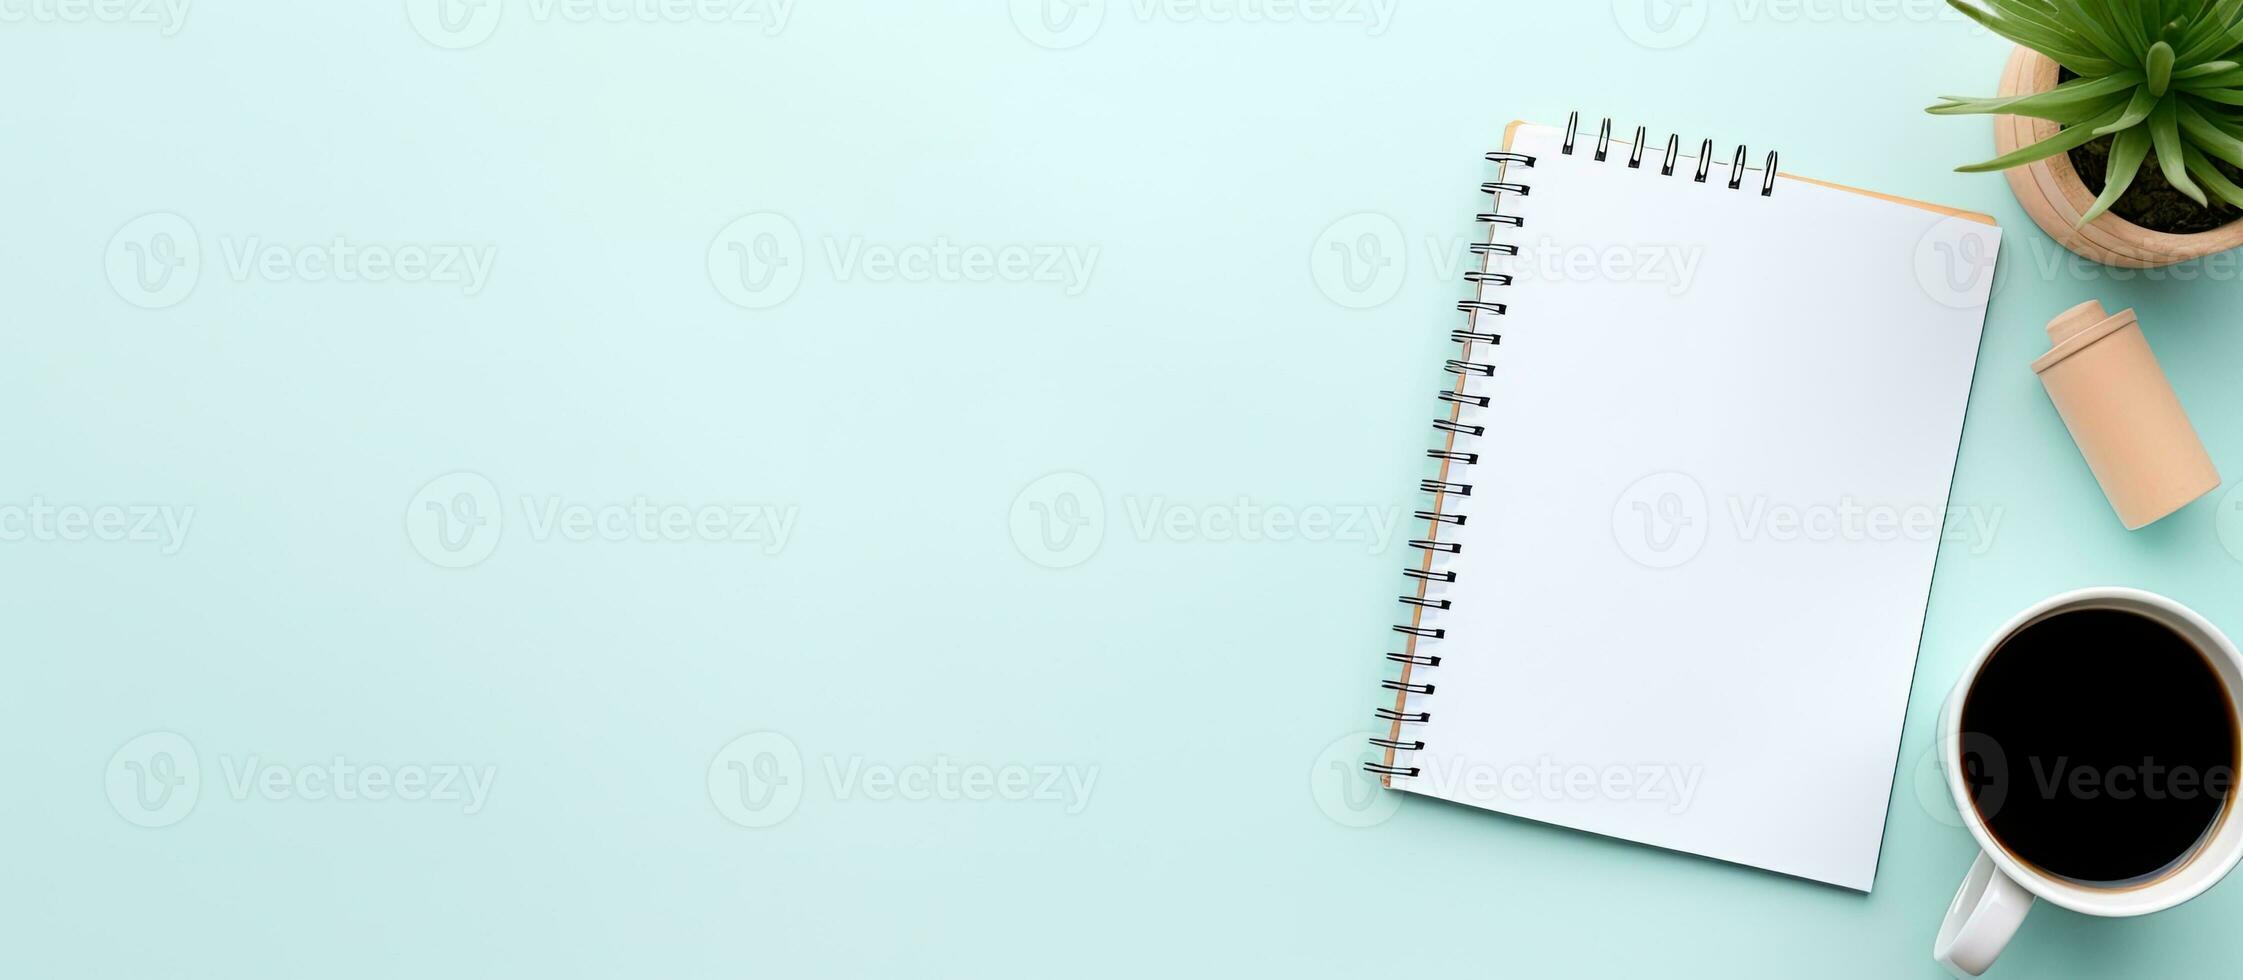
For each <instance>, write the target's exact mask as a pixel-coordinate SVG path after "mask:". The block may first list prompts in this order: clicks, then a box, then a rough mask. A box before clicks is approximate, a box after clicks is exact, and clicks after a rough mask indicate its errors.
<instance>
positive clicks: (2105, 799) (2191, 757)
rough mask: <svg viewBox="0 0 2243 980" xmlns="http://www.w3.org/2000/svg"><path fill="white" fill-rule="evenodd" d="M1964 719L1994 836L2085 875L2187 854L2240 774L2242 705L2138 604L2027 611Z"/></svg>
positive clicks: (2025, 856)
mask: <svg viewBox="0 0 2243 980" xmlns="http://www.w3.org/2000/svg"><path fill="white" fill-rule="evenodd" d="M1961 728H1962V732H1963V744H1962V746H1961V748H1962V755H1961V758H1962V769H1963V772H1962V778H1963V782H1964V783H1965V785H1967V786H1968V787H1969V788H1970V795H1971V801H1972V805H1973V806H1974V808H1976V809H1977V811H1978V814H1979V816H1980V817H1981V818H1982V819H1983V820H1984V821H1985V823H1986V827H1987V829H1988V830H1989V831H1991V832H1992V834H1993V837H1994V839H1995V840H1996V841H1998V842H2000V844H2001V845H2002V847H2004V848H2006V849H2007V850H2008V851H2009V852H2010V854H2011V855H2013V856H2015V857H2016V858H2017V859H2018V860H2019V861H2022V862H2024V863H2025V864H2027V865H2030V866H2033V867H2035V868H2038V869H2039V870H2041V871H2044V872H2047V873H2048V874H2051V875H2055V876H2057V877H2060V878H2066V879H2070V880H2072V881H2076V882H2081V883H2084V884H2092V885H2126V884H2132V883H2136V882H2140V881H2145V880H2150V879H2154V878H2156V877H2158V876H2159V875H2161V874H2163V873H2164V872H2166V871H2168V870H2171V869H2173V868H2176V867H2178V866H2180V865H2181V864H2183V863H2185V862H2186V861H2187V860H2188V858H2189V857H2190V856H2191V855H2192V854H2193V853H2194V852H2195V850H2196V848H2197V846H2198V845H2199V844H2200V843H2202V842H2203V841H2204V840H2206V839H2207V838H2208V837H2209V836H2210V835H2211V832H2212V829H2213V828H2214V827H2215V826H2216V825H2217V824H2218V823H2219V821H2220V819H2221V817H2222V814H2223V812H2224V810H2225V808H2226V806H2227V798H2228V795H2229V792H2230V791H2231V790H2232V789H2233V788H2234V784H2235V764H2236V758H2237V754H2238V751H2239V747H2238V744H2237V739H2236V722H2235V710H2234V708H2233V706H2231V705H2230V704H2229V703H2228V698H2227V694H2226V688H2225V687H2224V686H2223V685H2222V684H2221V682H2220V676H2219V673H2218V671H2217V669H2216V668H2215V667H2214V666H2213V663H2212V661H2211V659H2210V658H2209V657H2208V656H2207V655H2206V654H2205V653H2204V652H2203V651H2201V650H2199V649H2197V647H2196V645H2195V644H2193V643H2190V642H2189V640H2188V638H2186V637H2184V636H2182V635H2181V634H2180V633H2177V632H2175V631H2174V630H2173V629H2172V628H2170V627H2168V626H2166V625H2165V624H2163V623H2161V622H2159V621H2157V620H2155V619H2151V618H2150V617H2148V616H2145V615H2142V614H2139V613H2134V612H2127V611H2123V610H2118V609H2093V608H2090V609H2075V610H2070V611H2066V612H2060V613H2057V614H2055V615H2052V616H2048V617H2046V618H2043V619H2040V620H2038V621H2035V622H2033V623H2029V624H2027V625H2026V626H2025V627H2024V628H2023V629H2020V630H2018V631H2017V632H2016V633H2014V634H2012V635H2011V636H2010V637H2009V639H2008V640H2007V641H2005V642H2004V643H2002V645H2001V646H2000V647H1999V648H1997V649H1996V650H1995V651H1994V653H1993V655H1992V656H1991V657H1990V658H1989V659H1988V660H1987V662H1986V665H1985V667H1984V668H1983V669H1981V671H1980V672H1979V675H1978V678H1977V680H1976V681H1975V682H1974V683H1973V684H1972V685H1971V688H1970V691H1969V692H1968V694H1967V695H1966V697H1965V699H1964V701H1963V710H1962V726H1961Z"/></svg>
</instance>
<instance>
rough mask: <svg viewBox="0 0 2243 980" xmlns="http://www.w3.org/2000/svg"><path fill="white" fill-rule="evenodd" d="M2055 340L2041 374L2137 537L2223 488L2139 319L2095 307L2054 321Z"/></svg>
mask: <svg viewBox="0 0 2243 980" xmlns="http://www.w3.org/2000/svg"><path fill="white" fill-rule="evenodd" d="M2048 340H2049V343H2050V344H2052V345H2054V346H2053V347H2051V348H2050V350H2049V352H2048V353H2046V354H2042V355H2041V356H2040V357H2039V359H2037V360H2035V361H2033V372H2034V373H2035V374H2038V375H2040V379H2041V385H2042V386H2043V387H2045V388H2047V389H2048V398H2049V400H2050V401H2053V402H2055V403H2056V414H2058V415H2061V416H2063V417H2064V428H2066V429H2070V430H2071V432H2072V441H2073V442H2076V443H2078V444H2079V451H2080V455H2082V456H2085V457H2087V468H2088V469H2090V470H2093V471H2094V472H2095V482H2097V483H2100V484H2102V485H2103V496H2105V497H2108V498H2110V501H2111V509H2112V510H2115V511H2117V512H2118V519H2119V522H2120V523H2122V524H2125V525H2126V529H2127V530H2129V531H2131V530H2134V529H2136V528H2140V527H2143V526H2145V525H2148V524H2150V523H2152V522H2154V521H2156V520H2157V519H2158V518H2161V517H2164V516H2165V515H2167V514H2170V513H2172V512H2174V511H2176V510H2179V509H2181V507H2182V505H2184V504H2187V503H2188V502H2189V501H2191V500H2195V499H2196V498H2198V497H2201V496H2204V495H2205V494H2207V493H2210V492H2212V491H2213V490H2215V489H2218V488H2219V485H2220V473H2219V471H2218V470H2216V469H2214V468H2212V457H2211V456H2210V455H2208V454H2206V453H2205V452H2204V443H2203V441H2202V440H2199V439H2198V438H2197V437H2196V427H2195V426H2192V425H2190V424H2189V421H2188V413H2187V412H2185V411H2183V410H2182V408H2181V400H2180V399H2179V398H2176V397H2174V395H2173V385H2172V384H2171V383H2170V382H2168V381H2166V380H2165V370H2164V369H2163V368H2160V367H2158V365H2157V355H2156V354H2154V353H2152V352H2151V351H2150V342H2149V338H2147V337H2144V336H2142V325H2141V324H2140V323H2139V322H2137V321H2136V320H2135V319H2134V311H2133V310H2130V309H2129V310H2120V311H2119V312H2118V313H2116V314H2110V313H2105V312H2104V311H2103V304H2101V303H2098V302H2096V301H2094V300H2088V301H2087V302H2085V303H2081V304H2080V305H2078V306H2075V307H2072V308H2071V309H2068V310H2065V311H2064V312H2062V313H2060V314H2058V315H2057V317H2056V319H2054V320H2050V321H2049V322H2048Z"/></svg>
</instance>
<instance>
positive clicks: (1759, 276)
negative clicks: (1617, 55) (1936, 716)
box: [1368, 117, 2001, 891]
mask: <svg viewBox="0 0 2243 980" xmlns="http://www.w3.org/2000/svg"><path fill="white" fill-rule="evenodd" d="M1722 149H1723V151H1726V150H1727V148H1726V147H1724V148H1722ZM1488 159H1489V161H1490V162H1491V163H1493V164H1494V165H1495V167H1494V168H1493V170H1494V177H1495V179H1493V180H1491V181H1489V182H1488V183H1486V184H1484V185H1483V186H1482V190H1483V191H1485V192H1486V193H1488V194H1489V195H1491V197H1492V200H1493V202H1494V203H1493V206H1492V207H1491V208H1490V209H1489V211H1488V212H1487V213H1485V214H1481V215H1479V220H1480V221H1481V222H1482V223H1483V224H1485V225H1486V226H1487V227H1488V228H1489V229H1490V230H1491V234H1490V235H1489V237H1488V240H1487V241H1486V242H1484V243H1480V244H1476V245H1474V246H1473V248H1472V250H1473V251H1474V252H1475V253H1477V254H1478V255H1479V256H1480V257H1481V261H1480V262H1478V263H1476V265H1477V268H1476V269H1475V270H1474V271H1472V272H1469V273H1466V276H1465V278H1466V279H1468V280H1469V281H1470V282H1472V283H1474V284H1476V286H1477V295H1476V296H1475V298H1473V299H1469V300H1466V301H1464V302H1462V303H1460V304H1459V308H1460V309H1461V310H1462V311H1463V312H1464V314H1465V319H1464V322H1463V325H1462V326H1461V327H1459V328H1457V329H1455V330H1453V331H1452V332H1451V338H1452V339H1453V340H1454V341H1456V342H1457V343H1458V344H1459V349H1458V351H1457V352H1456V353H1455V356H1454V357H1453V358H1451V359H1450V360H1449V361H1448V363H1447V370H1448V372H1449V373H1450V374H1453V375H1455V376H1456V378H1455V383H1454V385H1453V386H1450V387H1444V388H1443V389H1442V390H1440V392H1439V396H1440V403H1439V404H1440V408H1441V411H1440V413H1439V414H1438V417H1437V418H1436V419H1435V421H1434V427H1435V428H1436V429H1438V430H1439V431H1440V432H1441V433H1443V434H1445V435H1444V436H1441V437H1436V439H1437V442H1436V445H1438V446H1439V447H1440V448H1436V449H1432V450H1430V451H1429V453H1428V455H1430V456H1431V457H1433V458H1434V459H1436V460H1439V462H1440V465H1439V472H1438V473H1437V474H1436V475H1434V476H1432V477H1430V478H1427V479H1425V480H1424V481H1422V484H1421V489H1422V490H1423V491H1424V492H1425V493H1426V494H1427V495H1428V499H1429V500H1430V504H1431V506H1430V509H1428V510H1424V511H1420V512H1419V513H1418V515H1417V516H1418V519H1420V520H1422V521H1424V522H1425V524H1424V527H1425V530H1424V531H1423V535H1424V536H1423V537H1422V538H1420V539H1417V540H1415V541H1412V542H1411V545H1412V547H1413V548H1415V549H1417V550H1416V551H1415V552H1413V555H1417V556H1418V557H1417V558H1416V559H1415V562H1416V563H1415V564H1414V565H1413V567H1411V568H1408V569H1406V570H1405V574H1406V575H1407V576H1408V584H1409V586H1410V588H1409V590H1408V591H1407V593H1406V594H1404V595H1403V596H1402V597H1401V601H1402V607H1403V609H1404V610H1406V611H1407V613H1408V614H1409V619H1408V622H1407V623H1405V624H1403V625H1397V626H1396V627H1395V628H1394V629H1395V632H1396V634H1397V635H1398V637H1399V639H1400V641H1401V644H1400V646H1401V649H1400V650H1399V651H1397V652H1393V653H1389V654H1388V655H1387V657H1388V659H1389V660H1392V661H1395V662H1396V663H1398V664H1399V665H1400V667H1399V673H1398V676H1395V677H1394V679H1391V680H1388V681H1386V682H1385V683H1384V686H1385V688H1386V689H1387V690H1388V691H1390V692H1392V701H1391V703H1390V704H1389V705H1387V706H1383V707H1381V708H1379V709H1378V716H1379V718H1380V719H1382V720H1383V721H1384V722H1385V723H1386V724H1384V725H1382V726H1381V728H1382V729H1384V733H1383V735H1382V736H1381V737H1377V738H1374V739H1372V742H1373V744H1374V745H1376V746H1378V747H1379V749H1381V750H1383V751H1381V752H1380V753H1379V754H1378V755H1377V756H1376V758H1378V760H1379V761H1377V762H1374V763H1372V764H1371V765H1370V766H1369V767H1368V768H1369V769H1370V770H1371V771H1372V772H1374V773H1377V774H1378V775H1379V776H1380V777H1381V778H1382V780H1383V781H1384V782H1385V783H1386V784H1387V785H1388V786H1389V787H1391V788H1393V789H1397V790H1404V791H1408V792H1411V793H1417V794H1422V795H1426V796H1431V797H1436V798H1440V799H1444V800H1449V801H1451V802H1456V803H1464V804H1468V805H1471V806H1476V807H1482V808H1485V809H1489V810H1495V811H1498V812H1502V813H1506V814H1511V815H1514V816H1518V817H1525V818H1530V819H1534V820H1539V821H1545V822H1548V823H1553V824H1560V825H1563V826H1566V827H1572V828H1577V829H1580V830H1585V831H1591V832H1594V833H1598V834H1604V835H1608V836H1611V837H1617V838H1623V839H1626V840H1630V841H1637V842H1641V843H1645V844H1652V845H1656V846H1659V847H1664V848H1670V849H1674V850H1678V851H1686V852H1690V853H1694V854H1700V855H1705V856H1708V857H1713V858H1718V859H1721V860H1725V861H1731V862H1736V863H1738V864H1744V865H1751V866H1754V867H1759V868H1766V869H1769V870H1773V871H1778V872H1782V873H1784V874H1789V875H1794V876H1798V877H1801V878H1807V879H1813V880H1816V881H1823V882H1828V883H1831V884H1836V885H1841V886H1845V887H1848V888H1853V889H1858V890H1861V891H1867V890H1869V888H1870V886H1871V884H1872V883H1873V881H1874V879H1875V876H1876V869H1877V854H1878V849H1879V846H1880V844H1881V841H1882V837H1883V829H1884V822H1885V817H1886V809H1887V806H1888V804H1889V802H1890V799H1891V795H1892V786H1893V775H1894V769H1895V764H1896V761H1897V753H1898V749H1899V742H1900V731H1901V721H1902V715H1903V712H1904V711H1905V709H1906V706H1907V701H1908V690H1909V683H1910V679H1911V676H1912V674H1913V672H1914V667H1915V660H1916V648H1917V642H1918V639H1919V637H1920V635H1921V633H1922V628H1923V620H1924V607H1925V603H1926V600H1927V596H1928V593H1929V589H1930V585H1931V577H1932V565H1933V561H1934V558H1935V557H1936V555H1937V553H1938V550H1939V547H1940V544H1941V542H1942V540H1943V539H1944V540H1948V541H1950V542H1952V543H1953V544H1955V545H1961V544H1972V545H1973V546H1976V544H1977V543H1979V539H1980V538H1982V537H1983V536H1984V535H1986V534H1988V533H1990V531H1989V530H1988V528H1989V525H1991V526H1993V527H1997V528H1998V513H1989V512H1987V510H1986V509H1983V508H1950V507H1949V501H1948V489H1949V483H1950V480H1951V478H1952V475H1953V471H1954V465H1955V452H1956V447H1957V445H1958V443H1959V442H1960V440H1961V437H1962V425H1963V412H1964V407H1965V404H1966V403H1967V402H1968V400H1969V397H1970V387H1971V376H1972V372H1973V368H1974V366H1975V364H1976V360H1977V353H1978V341H1979V332H1980V329H1981V327H1982V326H1983V324H1984V320H1985V314H1986V301H1987V295H1988V291H1989V289H1990V286H1991V284H1992V281H1993V263H1994V258H1995V254H1996V251H1997V249H1998V247H1999V245H2000V241H2001V232H2000V229H1999V228H1997V227H1995V225H1994V223H1993V221H1992V219H1989V218H1986V217H1984V216H1982V215H1975V214H1969V213H1966V212H1961V211H1955V210H1952V209H1947V208H1941V207H1937V206H1934V205H1928V204H1922V203H1919V202H1913V201H1906V200H1902V199H1899V198H1895V197H1890V196H1886V195H1880V194H1874V193H1870V192H1867V191H1861V190H1856V189H1852V188H1846V187H1841V186H1838V185H1835V184H1829V183H1824V182H1820V181H1815V180H1809V179H1806V178H1803V177H1795V176H1792V175H1790V174H1784V173H1778V172H1777V171H1776V162H1777V160H1776V155H1775V154H1774V153H1768V154H1766V156H1764V157H1760V158H1757V159H1753V158H1750V157H1749V156H1748V152H1747V150H1746V148H1745V147H1743V146H1739V147H1737V148H1736V149H1735V150H1734V151H1733V152H1717V150H1716V148H1715V146H1714V144H1713V142H1712V141H1711V140H1701V141H1697V142H1696V145H1691V144H1689V143H1686V142H1684V141H1683V140H1681V139H1680V138H1679V137H1674V136H1668V137H1666V138H1664V139H1655V140H1649V141H1647V139H1646V133H1645V131H1644V130H1642V129H1640V128H1639V129H1636V130H1635V131H1634V133H1633V134H1632V138H1629V137H1628V136H1627V135H1625V134H1615V133H1614V132H1613V128H1612V124H1611V121H1610V120H1605V121H1603V122H1602V123H1601V124H1599V125H1598V126H1597V127H1596V128H1595V130H1594V131H1593V132H1591V131H1585V130H1584V129H1583V128H1582V127H1581V126H1580V124H1579V121H1578V118H1577V117H1576V118H1575V119H1573V120H1569V121H1568V123H1567V124H1566V125H1565V126H1563V127H1552V126H1540V125H1531V124H1525V123H1515V124H1513V125H1512V126H1511V128H1510V130H1509V132H1508V133H1507V137H1506V139H1505V145H1504V149H1503V151H1501V152H1497V153H1490V154H1488Z"/></svg>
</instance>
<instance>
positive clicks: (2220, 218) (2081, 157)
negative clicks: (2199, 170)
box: [2056, 68, 2243, 235]
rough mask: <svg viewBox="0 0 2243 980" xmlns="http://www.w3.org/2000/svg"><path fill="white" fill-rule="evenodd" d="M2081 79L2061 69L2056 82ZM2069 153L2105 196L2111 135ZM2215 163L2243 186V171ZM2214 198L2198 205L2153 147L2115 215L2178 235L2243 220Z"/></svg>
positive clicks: (2085, 179) (2094, 190) (2090, 185)
mask: <svg viewBox="0 0 2243 980" xmlns="http://www.w3.org/2000/svg"><path fill="white" fill-rule="evenodd" d="M2078 77H2079V76H2078V75H2075V74H2073V73H2072V70H2071V69H2069V68H2063V69H2058V70H2057V72H2056V84H2058V85H2062V84H2063V83H2065V82H2068V81H2071V80H2072V79H2075V78H2078ZM2065 155H2066V156H2068V157H2070V158H2071V160H2072V169H2073V170H2077V171H2079V179H2080V183H2083V184H2086V185H2087V192H2088V193H2090V194H2097V195H2100V194H2102V193H2103V183H2104V181H2103V171H2104V170H2105V169H2107V168H2108V167H2109V166H2110V158H2111V137H2109V136H2104V137H2099V138H2097V139H2094V140H2090V141H2089V142H2088V143H2086V144H2085V145H2082V146H2075V147H2073V148H2072V149H2071V151H2070V152H2069V153H2067V154H2065ZM2212 166H2214V167H2218V168H2219V170H2220V172H2221V173H2223V174H2226V175H2227V179H2229V180H2232V181H2235V182H2236V183H2238V184H2243V170H2239V169H2237V168H2235V167H2233V166H2231V165H2229V164H2227V163H2226V162H2224V161H2220V160H2214V161H2212ZM2209 199H2210V200H2211V202H2212V206H2211V207H2205V206H2203V205H2201V204H2198V203H2196V199H2195V198H2192V197H2189V196H2188V195H2186V194H2183V193H2181V192H2180V191H2178V190H2175V189H2174V188H2173V184H2172V183H2171V182H2170V181H2167V180H2166V179H2165V172H2164V171H2162V170H2159V169H2158V168H2157V151H2156V150H2151V151H2150V154H2149V156H2147V157H2145V158H2143V160H2142V169H2141V170H2140V171H2139V172H2137V173H2135V174H2134V183H2133V184H2132V185H2130V186H2128V187H2127V188H2126V193H2125V194H2122V195H2120V196H2119V199H2118V200H2117V201H2116V202H2115V203H2113V204H2112V205H2111V211H2110V213H2112V214H2115V215H2118V216H2119V217H2121V218H2125V219H2126V220H2128V221H2131V222H2133V223H2135V224H2137V225H2141V226H2142V227H2144V228H2147V229H2149V230H2151V231H2162V232H2165V233H2167V234H2172V235H2193V234H2196V233H2197V232H2200V231H2211V230H2212V229H2214V228H2218V227H2220V226H2221V225H2225V224H2227V223H2228V222H2230V221H2234V220H2235V219H2237V218H2243V210H2237V209H2236V208H2235V207H2234V206H2232V205H2229V204H2228V203H2227V202H2225V201H2222V200H2220V199H2219V198H2216V197H2211V198H2209Z"/></svg>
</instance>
